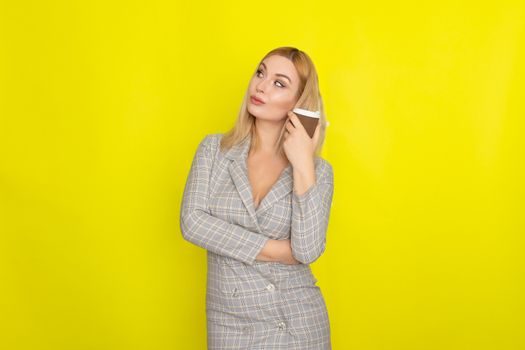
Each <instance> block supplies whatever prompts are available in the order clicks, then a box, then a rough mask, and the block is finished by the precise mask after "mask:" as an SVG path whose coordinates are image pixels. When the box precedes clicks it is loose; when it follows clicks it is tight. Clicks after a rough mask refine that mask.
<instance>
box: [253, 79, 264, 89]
mask: <svg viewBox="0 0 525 350" xmlns="http://www.w3.org/2000/svg"><path fill="white" fill-rule="evenodd" d="M265 87H266V79H263V80H261V81H259V82H258V83H257V84H256V85H255V89H256V90H257V92H264V88H265Z"/></svg>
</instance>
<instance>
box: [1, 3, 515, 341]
mask: <svg viewBox="0 0 525 350" xmlns="http://www.w3.org/2000/svg"><path fill="white" fill-rule="evenodd" d="M345 3H346V2H343V1H339V2H335V1H300V2H299V1H297V2H285V1H264V2H249V1H239V2H222V3H218V2H212V1H209V2H191V1H175V2H172V1H152V0H150V1H142V2H140V1H135V2H129V1H121V2H115V1H113V2H111V1H85V2H75V1H41V2H28V1H26V2H23V1H2V2H1V4H0V232H1V233H0V348H2V349H6V350H7V349H9V350H11V349H54V350H56V349H75V350H76V349H86V350H87V349H97V350H103V349H112V350H113V349H115V350H116V349H148V350H150V349H205V346H206V328H205V327H206V323H205V304H204V302H205V287H206V265H205V264H206V255H205V254H206V251H205V250H204V249H202V248H199V247H197V246H194V245H192V244H190V243H188V242H186V241H184V240H183V238H182V236H181V233H180V228H179V210H180V201H181V199H182V191H183V188H184V185H185V180H186V177H187V174H188V171H189V166H190V163H191V160H192V158H193V155H194V152H195V150H196V147H197V145H198V143H199V142H200V140H202V138H203V137H204V136H205V135H206V134H209V133H217V132H225V131H227V130H228V129H229V128H230V127H232V126H233V123H234V121H235V118H236V117H237V112H238V110H239V107H240V104H241V100H242V97H243V94H244V92H245V89H246V88H247V86H248V81H249V79H250V77H251V74H252V73H253V71H254V69H255V65H256V64H257V62H258V61H259V60H260V59H261V58H262V56H263V55H264V54H265V53H266V52H268V51H270V50H271V49H273V48H275V47H278V46H288V45H290V46H296V47H298V48H300V49H302V50H304V51H306V52H307V53H308V54H309V55H310V56H311V57H312V59H313V60H314V62H315V64H316V66H317V69H318V73H319V79H320V85H321V94H322V96H323V97H324V102H325V105H326V112H327V117H328V120H329V122H330V126H329V127H328V129H327V138H326V143H325V148H324V152H323V157H324V158H326V159H327V160H329V161H330V162H331V163H332V165H333V167H334V176H335V194H334V199H333V207H332V214H331V219H330V225H329V230H328V238H327V250H326V252H325V253H324V255H323V256H322V257H321V258H320V259H319V260H318V261H317V262H315V263H314V264H313V265H312V269H313V270H314V274H315V275H316V277H317V278H318V280H319V282H318V285H319V286H320V287H321V290H322V291H323V294H324V296H325V299H326V303H327V306H328V309H329V315H330V321H331V327H332V342H333V347H334V349H359V350H376V349H377V350H379V349H381V350H390V349H396V350H397V349H399V350H409V349H414V350H421V349H425V350H427V349H429V350H430V349H432V350H434V349H435V350H443V349H446V350H456V349H457V350H465V349H476V350H478V349H479V350H484V349H495V350H496V349H497V350H511V349H512V350H518V349H525V332H523V330H524V329H525V321H524V318H525V316H524V315H525V307H524V294H525V291H524V276H525V269H524V265H525V260H524V259H525V258H524V238H523V234H524V232H525V230H524V229H525V215H524V203H523V202H524V201H523V198H524V192H525V191H524V180H523V179H524V178H525V174H524V172H525V171H524V163H525V162H524V143H525V142H524V138H525V136H524V135H523V134H524V131H525V123H524V120H523V119H524V116H525V102H524V100H525V94H524V92H525V86H524V85H525V79H524V78H525V74H524V72H525V71H524V70H525V25H524V23H525V16H524V14H525V3H523V2H522V1H492V2H488V3H480V2H478V1H469V2H466V1H463V2H462V1H458V0H455V1H452V0H447V1H433V2H421V1H413V2H407V1H385V2H377V1H365V2H359V4H352V3H347V4H346V5H345Z"/></svg>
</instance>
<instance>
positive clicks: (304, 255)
mask: <svg viewBox="0 0 525 350" xmlns="http://www.w3.org/2000/svg"><path fill="white" fill-rule="evenodd" d="M325 248H326V243H325V242H323V243H322V244H321V245H320V246H318V247H316V248H312V249H308V250H300V249H295V250H294V249H292V255H293V257H294V258H295V260H297V261H299V262H300V263H302V264H311V263H313V262H314V261H316V260H317V259H319V257H320V256H321V255H322V254H323V253H324V251H325Z"/></svg>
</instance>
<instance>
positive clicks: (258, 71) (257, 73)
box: [255, 69, 285, 88]
mask: <svg viewBox="0 0 525 350" xmlns="http://www.w3.org/2000/svg"><path fill="white" fill-rule="evenodd" d="M259 73H262V70H260V69H257V72H256V73H255V75H256V76H259ZM275 82H276V83H279V84H281V85H282V86H279V85H277V86H278V87H280V88H283V87H285V85H284V84H283V83H281V82H280V81H279V80H276V81H275Z"/></svg>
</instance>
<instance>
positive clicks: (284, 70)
mask: <svg viewBox="0 0 525 350" xmlns="http://www.w3.org/2000/svg"><path fill="white" fill-rule="evenodd" d="M262 62H264V64H265V65H266V68H268V70H269V71H271V72H272V73H281V74H286V75H288V76H289V77H291V78H292V79H293V78H294V77H295V78H297V71H296V69H295V66H294V65H293V63H292V61H290V60H289V59H288V58H286V57H282V56H278V55H272V56H270V57H266V58H265V59H264V60H262Z"/></svg>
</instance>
